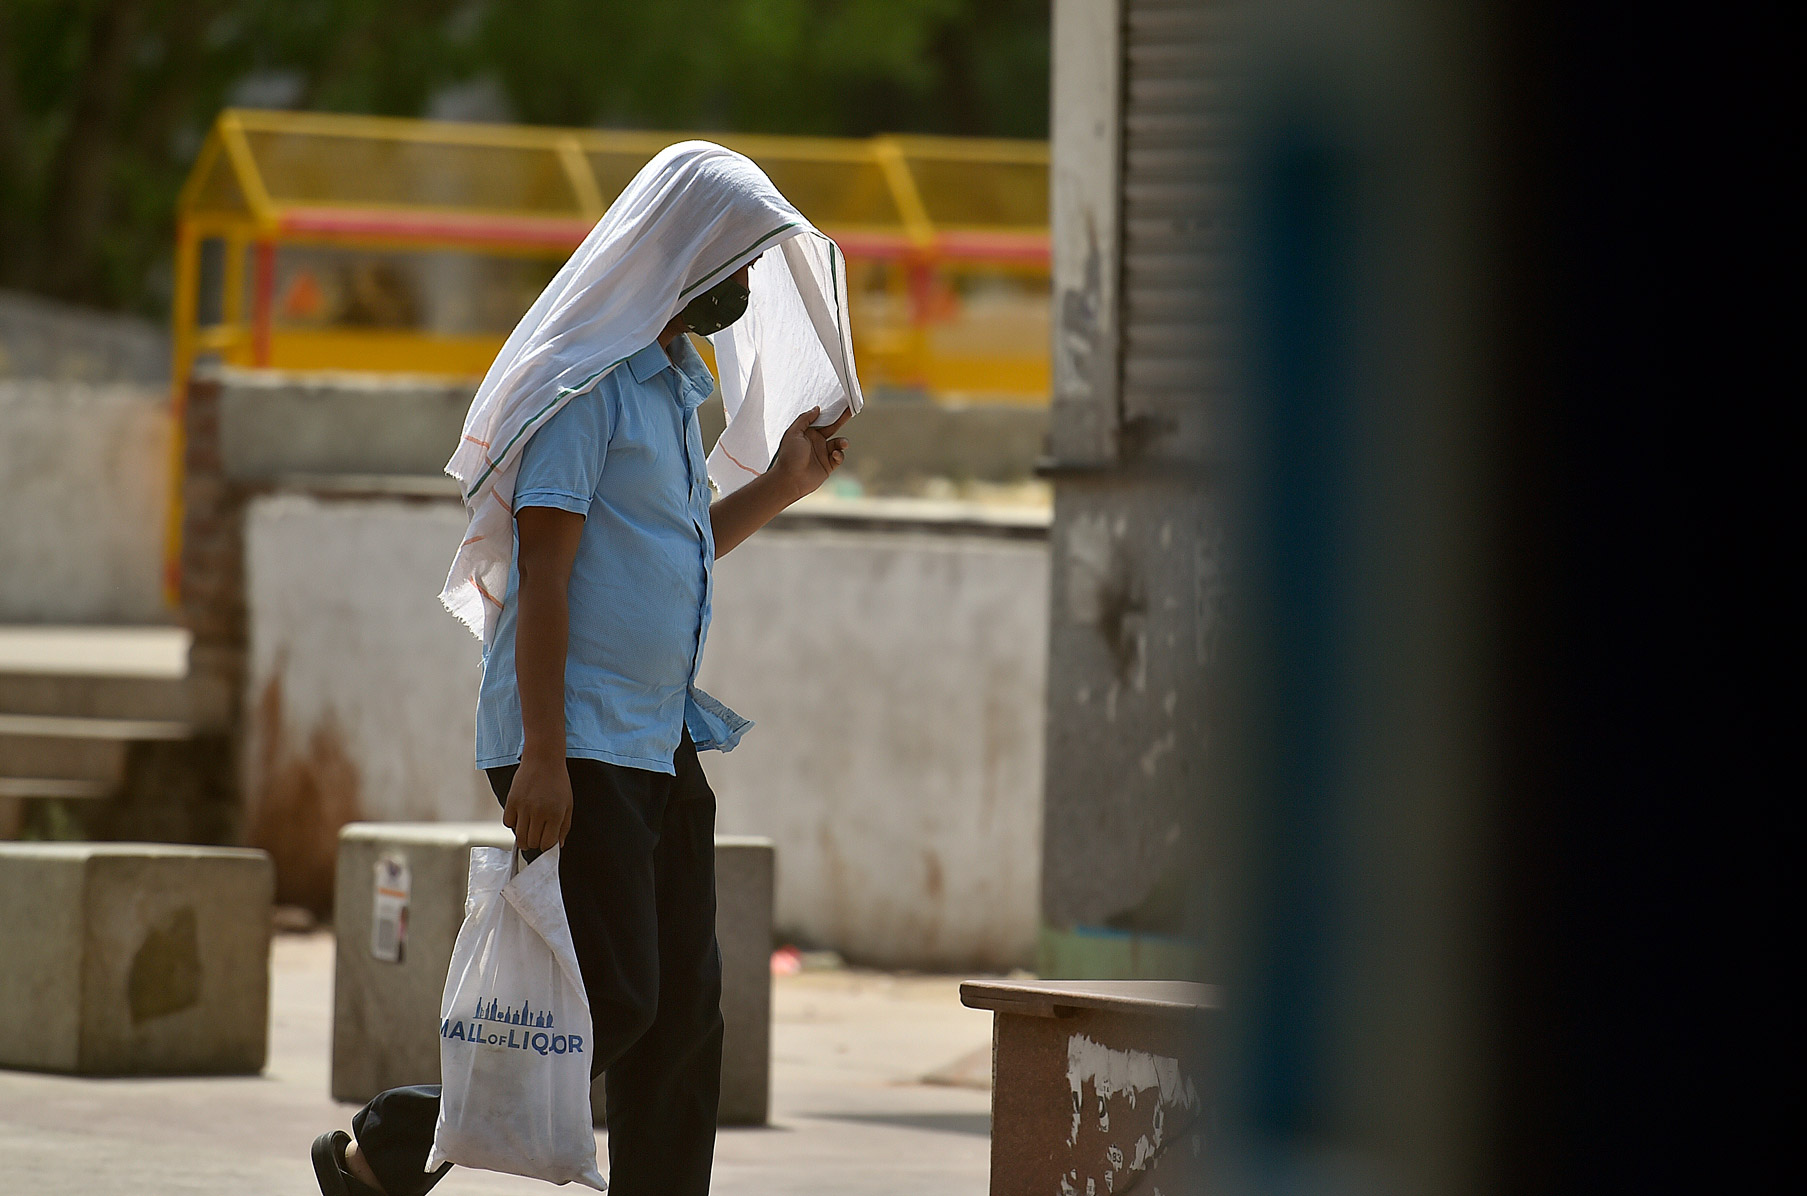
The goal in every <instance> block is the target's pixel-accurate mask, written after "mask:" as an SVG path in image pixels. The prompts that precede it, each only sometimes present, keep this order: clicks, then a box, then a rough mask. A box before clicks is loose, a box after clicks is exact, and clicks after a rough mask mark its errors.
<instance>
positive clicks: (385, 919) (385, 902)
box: [370, 852, 414, 963]
mask: <svg viewBox="0 0 1807 1196" xmlns="http://www.w3.org/2000/svg"><path fill="white" fill-rule="evenodd" d="M413 880H414V878H413V874H412V873H410V872H409V871H408V860H407V857H405V856H402V855H398V854H396V853H395V852H384V853H383V855H382V856H381V858H379V859H378V860H377V862H376V908H375V910H374V911H373V912H372V914H371V918H370V954H371V955H372V956H374V957H375V958H377V959H381V960H384V961H385V962H387V963H400V962H401V961H402V958H403V956H404V955H406V953H407V949H408V895H409V891H410V890H411V889H412V888H413Z"/></svg>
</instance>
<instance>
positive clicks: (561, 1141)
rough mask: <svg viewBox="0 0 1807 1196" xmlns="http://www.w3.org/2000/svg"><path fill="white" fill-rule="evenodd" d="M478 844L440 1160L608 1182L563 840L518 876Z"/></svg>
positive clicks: (449, 1049) (436, 1153)
mask: <svg viewBox="0 0 1807 1196" xmlns="http://www.w3.org/2000/svg"><path fill="white" fill-rule="evenodd" d="M513 858H514V856H513V853H512V852H510V851H507V850H504V849H502V848H499V847H473V848H471V874H470V889H469V894H470V895H469V896H468V897H466V898H465V902H464V925H463V926H462V927H461V928H460V929H459V931H458V942H457V944H456V945H455V946H454V947H453V948H452V966H451V968H450V969H449V970H448V971H447V972H446V978H445V996H444V997H443V998H441V1000H440V1004H439V1017H440V1027H439V1038H440V1042H439V1069H440V1079H441V1083H442V1085H443V1087H442V1090H441V1093H440V1098H439V1124H438V1125H437V1126H435V1127H434V1130H433V1150H432V1153H430V1154H429V1155H428V1156H427V1168H426V1169H427V1170H428V1171H432V1170H435V1169H436V1168H438V1166H439V1165H440V1164H441V1163H445V1162H453V1163H456V1164H458V1165H459V1166H460V1167H480V1168H483V1169H484V1170H487V1171H506V1172H509V1173H511V1174H514V1175H526V1176H531V1177H532V1178H534V1179H543V1180H547V1181H549V1182H551V1183H555V1184H565V1183H570V1182H572V1181H573V1180H575V1181H576V1182H578V1183H582V1184H588V1185H589V1186H590V1187H592V1188H595V1189H597V1190H598V1191H606V1190H607V1189H608V1183H607V1181H605V1180H604V1179H603V1178H602V1175H601V1174H600V1173H599V1172H598V1171H597V1170H596V1136H595V1131H594V1130H593V1129H592V1128H591V1120H590V1061H591V1051H592V1049H593V1043H592V1041H591V1037H590V1003H589V1000H588V998H586V997H585V995H584V987H583V977H582V976H581V975H580V974H579V972H578V970H577V950H576V948H575V947H574V946H573V945H572V942H571V928H570V926H569V925H567V924H566V922H565V901H564V896H563V894H561V893H560V891H559V887H558V848H556V847H554V848H553V849H552V850H551V851H548V852H546V853H545V854H543V855H541V856H540V857H539V858H538V859H536V860H534V861H533V863H531V864H528V865H526V866H525V867H523V868H522V869H521V871H520V873H519V874H518V875H516V876H515V877H514V878H513V879H512V880H511V879H510V878H509V872H510V871H512V868H513Z"/></svg>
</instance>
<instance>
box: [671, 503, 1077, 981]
mask: <svg viewBox="0 0 1807 1196" xmlns="http://www.w3.org/2000/svg"><path fill="white" fill-rule="evenodd" d="M717 592H718V597H717V600H716V614H715V628H714V630H713V631H712V632H711V634H710V641H709V649H708V652H707V654H706V655H705V657H704V661H703V669H702V675H701V678H700V682H701V684H702V685H703V687H704V688H705V689H708V690H709V692H711V693H713V694H715V695H716V696H718V697H720V698H721V699H722V700H723V701H725V702H727V703H729V704H730V705H731V706H733V707H734V708H735V709H736V710H738V711H739V712H740V713H742V714H744V715H746V716H747V717H748V718H751V719H753V720H754V722H755V723H756V724H757V725H756V726H755V727H754V728H753V730H752V731H751V732H749V733H748V735H747V737H746V739H745V740H744V741H742V744H741V746H740V747H739V748H737V749H735V751H734V752H732V753H730V754H728V755H726V756H722V757H719V758H712V759H710V760H708V761H707V767H708V769H709V774H710V776H711V778H712V779H713V781H714V784H715V788H716V791H717V793H718V794H719V795H720V799H721V828H722V829H723V830H725V831H731V832H740V833H748V834H754V833H757V834H762V835H769V836H770V837H771V838H772V839H773V840H775V841H776V842H777V844H778V905H777V920H778V925H779V927H780V929H781V930H783V931H789V932H790V933H792V934H795V935H799V936H801V937H803V938H804V939H806V940H811V941H815V942H819V943H822V944H824V945H827V946H831V947H834V948H836V949H837V950H840V951H841V952H843V953H844V954H846V955H849V956H851V957H853V958H856V959H859V960H862V961H866V962H871V963H878V964H884V965H889V966H894V967H919V968H1007V967H1011V966H1016V965H1027V964H1028V963H1029V962H1030V960H1031V959H1032V957H1033V954H1034V942H1035V931H1036V924H1037V904H1036V892H1037V885H1038V883H1039V880H1040V860H1041V850H1040V840H1041V789H1042V708H1041V707H1042V700H1043V699H1042V695H1043V691H1044V687H1045V684H1046V655H1045V648H1044V645H1045V643H1046V635H1047V610H1048V553H1047V544H1046V542H1045V541H1044V540H1040V539H1037V540H1015V539H1001V538H997V537H995V536H978V535H930V534H924V533H922V532H892V533H883V532H871V531H867V532H861V533H857V534H850V533H846V532H837V531H831V530H803V531H795V532H784V531H777V530H773V531H768V532H766V533H764V534H763V535H762V536H760V537H756V538H754V539H753V540H750V541H748V542H747V543H746V544H745V545H744V546H742V547H741V548H739V549H737V550H735V552H734V553H733V554H732V555H730V556H728V557H726V558H724V559H723V560H722V562H721V563H720V565H719V566H718V569H717Z"/></svg>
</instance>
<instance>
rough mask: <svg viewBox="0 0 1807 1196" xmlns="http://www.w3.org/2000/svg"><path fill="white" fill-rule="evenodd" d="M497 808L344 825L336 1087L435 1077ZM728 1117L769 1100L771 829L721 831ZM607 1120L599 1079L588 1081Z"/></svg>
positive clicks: (354, 1088) (501, 834)
mask: <svg viewBox="0 0 1807 1196" xmlns="http://www.w3.org/2000/svg"><path fill="white" fill-rule="evenodd" d="M513 842H514V839H513V835H512V833H511V832H510V831H509V830H508V829H507V828H506V827H503V826H502V825H501V824H500V823H491V822H437V823H435V822H389V823H378V822H355V823H351V824H349V825H347V826H346V827H345V828H344V829H343V830H342V831H340V833H339V864H338V878H337V883H336V888H335V897H334V914H333V923H334V929H335V934H336V937H337V956H336V965H335V967H334V976H333V1066H332V1095H333V1099H334V1100H341V1101H351V1102H356V1103H362V1102H364V1101H368V1100H369V1099H370V1098H371V1097H373V1096H375V1095H376V1094H377V1093H379V1092H382V1091H384V1090H385V1089H389V1088H395V1087H399V1086H401V1085H404V1084H432V1083H437V1082H438V1081H439V1001H440V996H441V994H442V993H443V992H444V990H445V974H446V968H447V967H448V966H449V965H450V963H451V959H452V945H453V943H454V942H456V940H457V938H458V927H459V925H460V924H461V923H462V922H463V920H464V898H465V882H466V879H467V877H468V876H469V860H470V849H471V848H472V847H508V846H511V845H512V844H513ZM715 868H716V923H715V924H716V937H717V939H718V940H719V941H720V943H721V952H722V1016H723V1020H724V1022H725V1023H726V1028H725V1030H724V1036H723V1046H722V1099H721V1107H720V1113H719V1119H720V1121H721V1123H722V1124H723V1125H763V1124H764V1123H765V1121H766V1118H767V1116H768V1113H769V1110H770V1103H771V1102H770V1074H771V999H772V993H771V954H772V895H773V883H774V859H773V850H772V844H771V841H770V840H769V839H759V838H749V837H744V836H728V835H718V836H717V837H716V841H715ZM592 1103H593V1106H594V1109H595V1116H596V1121H597V1124H599V1125H600V1124H601V1123H602V1109H603V1099H602V1082H601V1081H600V1080H598V1081H597V1083H596V1087H595V1089H594V1091H593V1093H592Z"/></svg>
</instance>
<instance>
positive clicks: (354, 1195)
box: [311, 1130, 383, 1196]
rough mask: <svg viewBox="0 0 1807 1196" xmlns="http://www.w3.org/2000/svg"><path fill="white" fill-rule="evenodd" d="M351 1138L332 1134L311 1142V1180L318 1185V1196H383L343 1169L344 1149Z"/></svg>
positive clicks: (340, 1134) (322, 1135)
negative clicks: (315, 1181) (312, 1175)
mask: <svg viewBox="0 0 1807 1196" xmlns="http://www.w3.org/2000/svg"><path fill="white" fill-rule="evenodd" d="M350 1145H351V1135H350V1134H348V1133H346V1132H345V1131H344V1130H333V1131H331V1132H330V1133H325V1134H321V1135H320V1136H319V1137H318V1138H315V1139H314V1148H313V1150H312V1152H311V1153H312V1155H313V1159H314V1179H315V1180H317V1181H319V1184H320V1196H383V1194H382V1193H381V1192H379V1191H377V1190H376V1189H375V1188H373V1187H371V1186H370V1185H369V1184H367V1183H365V1182H364V1181H363V1180H361V1179H359V1178H358V1177H357V1176H355V1175H353V1174H352V1173H351V1169H350V1168H349V1167H347V1166H346V1165H345V1148H346V1147H347V1146H350Z"/></svg>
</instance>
